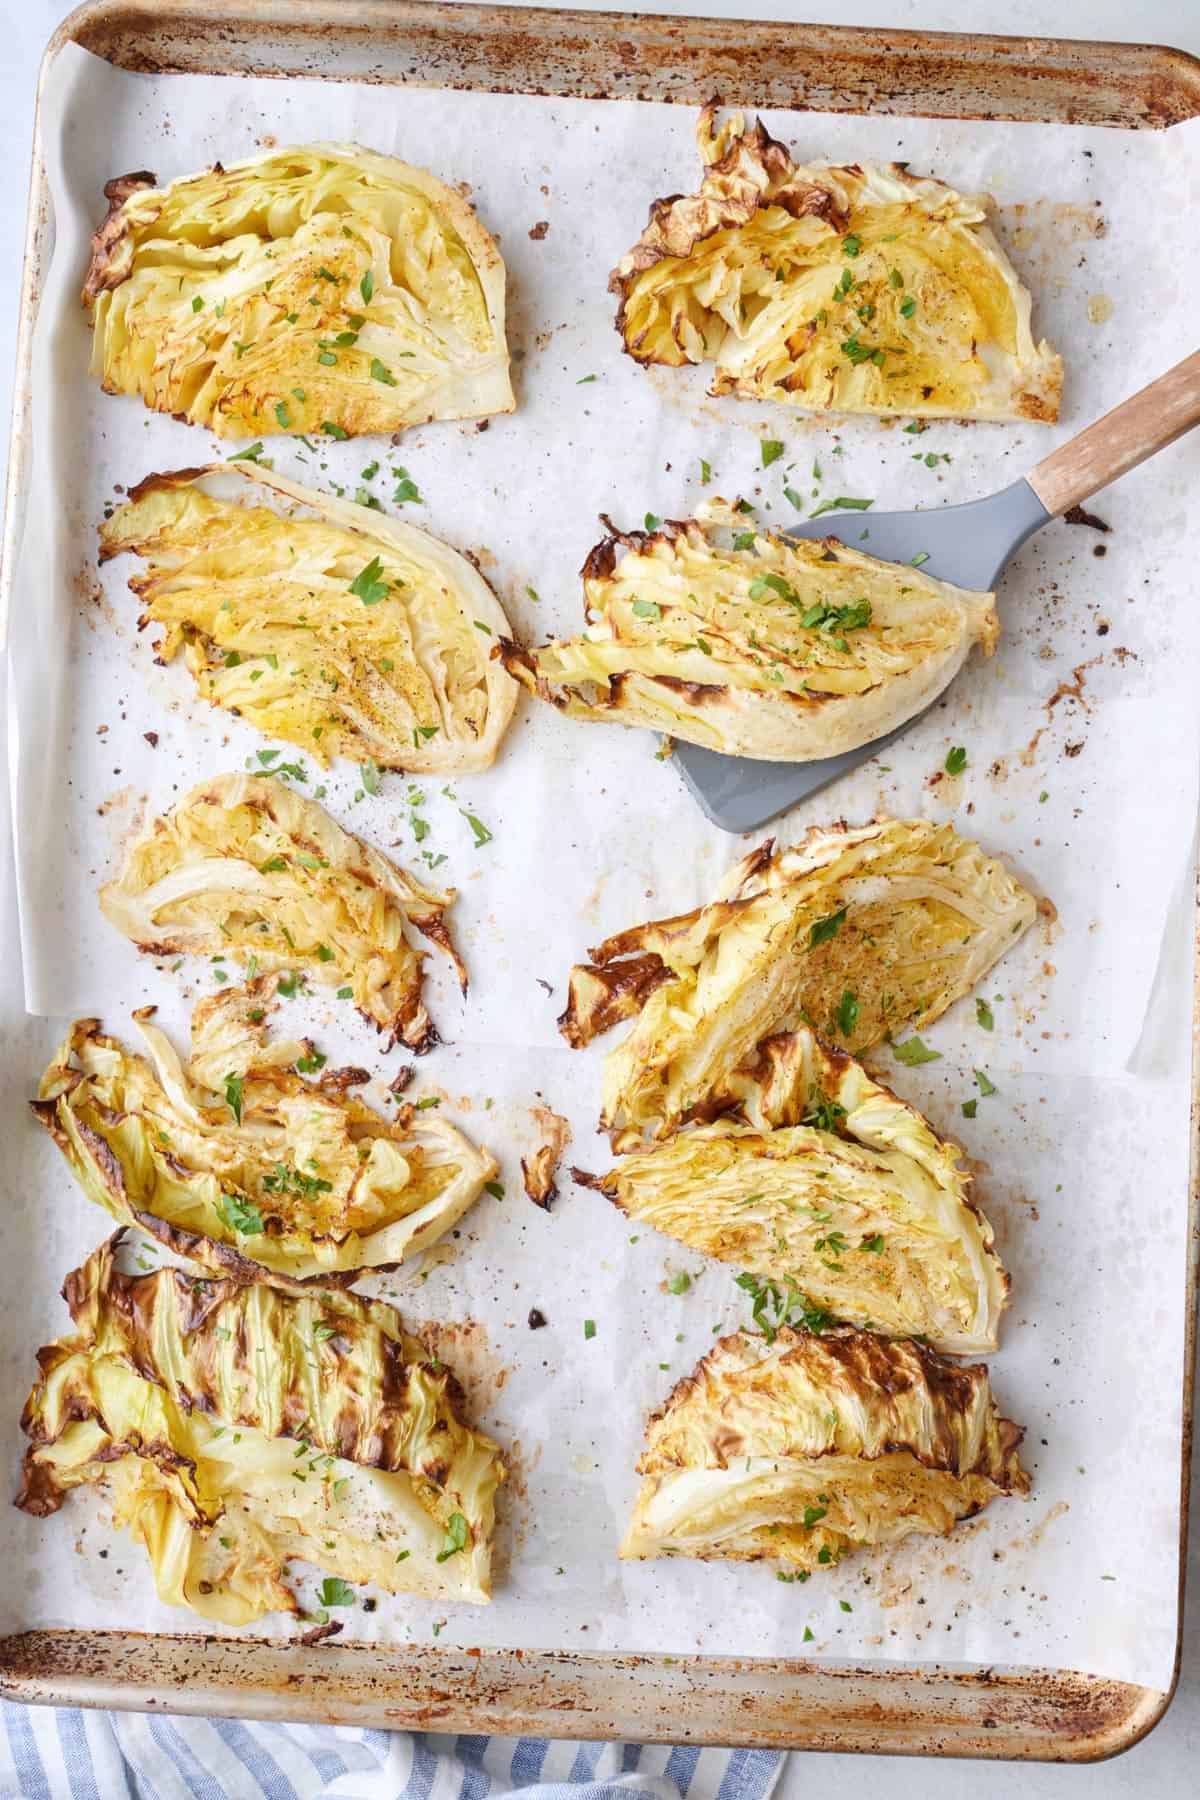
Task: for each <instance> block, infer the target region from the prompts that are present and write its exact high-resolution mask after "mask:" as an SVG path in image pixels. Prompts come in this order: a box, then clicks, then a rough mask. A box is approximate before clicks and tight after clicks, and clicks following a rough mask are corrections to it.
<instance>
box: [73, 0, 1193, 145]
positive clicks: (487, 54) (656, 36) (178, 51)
mask: <svg viewBox="0 0 1200 1800" xmlns="http://www.w3.org/2000/svg"><path fill="white" fill-rule="evenodd" d="M66 41H74V42H76V43H80V44H82V45H83V47H84V48H85V49H87V50H91V51H92V52H93V53H94V54H95V55H97V56H101V57H103V58H104V59H105V60H106V61H108V62H111V63H116V64H117V66H118V67H120V68H124V69H133V70H138V71H141V72H143V73H146V72H148V73H166V72H187V73H190V74H221V75H230V74H241V75H268V76H278V77H289V76H302V77H317V78H325V79H329V80H339V81H345V80H356V81H363V82H372V83H378V84H388V85H401V84H405V83H412V84H415V85H418V86H424V87H431V86H432V87H444V88H457V89H478V90H482V91H484V92H489V93H537V94H548V95H562V96H572V97H576V98H585V99H610V98H615V99H622V100H658V101H663V100H666V101H675V102H678V103H679V104H682V105H687V106H696V105H700V104H702V103H703V102H704V101H706V100H709V99H711V98H712V96H713V95H714V94H717V93H719V94H720V95H721V97H722V99H723V100H724V101H725V103H726V104H727V105H730V106H764V107H772V106H775V107H788V108H790V109H805V110H812V111H819V112H848V113H854V112H873V113H890V114H893V115H896V114H910V115H912V114H916V115H921V116H925V117H929V118H954V119H1022V120H1036V121H1042V122H1044V123H1047V124H1063V123H1068V124H1075V125H1117V126H1124V127H1126V128H1137V129H1147V128H1150V129H1160V130H1161V129H1163V128H1164V127H1166V126H1169V125H1174V124H1178V123H1179V122H1180V121H1181V120H1183V119H1187V118H1191V117H1193V116H1195V115H1196V114H1197V113H1200V71H1197V68H1196V64H1195V63H1194V62H1193V61H1192V59H1191V58H1189V57H1187V56H1185V55H1183V54H1182V53H1180V52H1176V51H1172V50H1166V49H1158V48H1154V47H1148V46H1142V45H1133V44H1130V45H1123V44H1091V43H1070V42H1066V41H1064V40H1061V39H1043V40H1038V39H1036V38H1015V37H1014V38H1003V37H989V38H987V39H986V40H981V41H978V42H977V41H975V40H973V39H971V38H968V37H959V36H955V35H953V34H950V33H943V32H919V31H886V32H885V31H879V30H875V31H872V30H862V29H856V28H854V27H844V26H835V25H833V26H831V25H803V26H795V25H788V26H782V25H769V24H756V23H753V22H748V21H744V20H739V21H738V22H737V24H736V25H733V24H732V22H730V21H725V20H716V19H712V20H708V19H686V18H679V19H666V18H646V19H643V18H638V17H636V16H627V15H624V16H623V15H607V16H606V15H604V14H597V13H572V12H569V11H546V12H532V11H529V10H527V9H524V8H520V7H503V6H497V7H484V6H456V7H454V8H450V9H447V8H442V7H440V6H436V5H432V4H430V5H420V4H415V5H407V6H405V7H404V8H403V9H402V11H401V12H400V13H399V15H397V10H396V9H395V8H394V7H393V6H391V5H390V4H387V3H386V0H343V4H340V5H338V6H337V7H332V6H331V7H327V8H326V7H322V6H319V5H315V4H309V5H305V6H295V7H292V8H290V9H289V10H288V12H287V13H286V14H285V15H283V16H281V15H280V12H279V11H278V10H276V9H269V10H267V11H264V10H263V8H262V7H261V6H260V5H258V4H256V0H220V4H213V5H212V6H211V9H210V8H206V7H204V6H203V5H200V4H197V0H165V3H164V4H163V5H162V6H160V7H158V8H156V9H155V12H154V16H153V17H152V18H150V19H148V18H147V16H146V13H145V10H144V9H143V8H141V7H137V8H135V7H129V6H125V5H122V4H119V3H118V0H113V3H112V4H110V5H109V6H107V7H104V6H101V7H97V8H96V9H95V10H93V11H91V12H90V13H89V14H88V15H87V16H86V17H84V18H83V19H82V20H80V21H79V22H78V24H77V25H76V26H75V27H74V29H73V30H71V31H69V30H68V27H66V26H64V27H62V28H60V30H59V33H58V35H57V36H56V37H55V39H53V40H52V42H51V46H50V49H51V53H53V51H54V49H55V48H56V47H57V46H58V45H59V44H60V43H62V42H66Z"/></svg>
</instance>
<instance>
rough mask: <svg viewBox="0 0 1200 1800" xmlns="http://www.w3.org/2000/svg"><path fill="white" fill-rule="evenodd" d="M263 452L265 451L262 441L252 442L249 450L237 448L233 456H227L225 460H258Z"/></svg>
mask: <svg viewBox="0 0 1200 1800" xmlns="http://www.w3.org/2000/svg"><path fill="white" fill-rule="evenodd" d="M262 453H263V447H262V444H261V443H257V444H251V446H250V448H249V449H248V450H235V451H234V453H233V455H232V456H227V457H226V458H225V461H226V462H258V461H259V459H260V457H261V456H262Z"/></svg>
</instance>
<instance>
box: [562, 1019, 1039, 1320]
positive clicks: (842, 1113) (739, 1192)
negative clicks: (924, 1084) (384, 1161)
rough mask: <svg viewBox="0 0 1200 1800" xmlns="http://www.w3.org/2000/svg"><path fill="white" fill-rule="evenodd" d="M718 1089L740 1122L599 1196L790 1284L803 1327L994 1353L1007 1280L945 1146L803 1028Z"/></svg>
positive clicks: (953, 1150) (656, 1157) (622, 1169)
mask: <svg viewBox="0 0 1200 1800" xmlns="http://www.w3.org/2000/svg"><path fill="white" fill-rule="evenodd" d="M729 1086H730V1089H731V1090H732V1091H733V1092H735V1093H736V1094H737V1095H738V1096H739V1099H740V1109H739V1110H738V1111H737V1112H735V1113H730V1114H728V1115H726V1116H725V1117H723V1118H719V1119H716V1120H714V1121H713V1122H711V1123H709V1124H704V1125H697V1126H695V1127H694V1128H685V1129H684V1130H682V1131H677V1132H674V1133H672V1135H671V1136H670V1137H668V1138H666V1139H664V1140H663V1141H662V1142H660V1143H656V1144H653V1145H651V1146H649V1147H648V1148H647V1149H645V1150H642V1151H635V1152H634V1153H633V1154H632V1155H629V1156H626V1157H623V1158H622V1159H621V1161H620V1162H619V1163H618V1164H617V1166H616V1167H615V1168H614V1169H612V1170H610V1171H609V1173H608V1174H607V1175H605V1176H604V1177H603V1179H602V1181H601V1182H599V1183H598V1184H597V1185H598V1186H600V1187H601V1188H602V1190H603V1191H604V1192H605V1193H606V1194H608V1195H609V1197H610V1198H611V1199H612V1200H614V1201H615V1203H616V1204H617V1205H618V1206H619V1207H620V1208H621V1210H622V1211H623V1212H624V1213H625V1214H626V1215H627V1217H628V1218H629V1219H631V1220H635V1221H636V1222H637V1223H638V1224H639V1225H652V1226H653V1227H654V1229H655V1230H656V1231H662V1232H665V1233H666V1234H667V1235H668V1236H669V1237H673V1238H677V1239H678V1240H679V1242H680V1243H682V1244H686V1245H687V1247H688V1248H689V1249H690V1250H698V1251H701V1252H702V1253H703V1254H704V1255H706V1256H714V1257H717V1258H718V1259H719V1260H720V1261H721V1262H725V1263H732V1264H733V1265H734V1266H735V1267H736V1268H739V1269H743V1270H745V1271H747V1273H748V1275H750V1276H758V1277H764V1278H766V1279H767V1280H768V1281H771V1282H774V1283H775V1284H776V1286H777V1287H779V1288H780V1291H781V1292H785V1291H786V1287H785V1286H784V1284H787V1283H789V1282H790V1283H791V1284H793V1285H794V1287H795V1289H796V1290H798V1291H799V1293H801V1294H802V1295H803V1297H804V1301H805V1303H806V1304H807V1306H808V1308H809V1309H810V1312H811V1311H812V1310H813V1309H817V1310H819V1311H820V1312H822V1313H826V1314H828V1315H829V1316H831V1317H832V1318H835V1319H843V1320H847V1321H849V1322H850V1323H851V1324H854V1325H860V1326H869V1327H871V1328H872V1329H874V1330H876V1331H880V1332H883V1333H885V1334H886V1335H888V1336H889V1337H910V1336H922V1337H925V1338H927V1339H928V1340H929V1341H930V1342H931V1343H932V1344H933V1345H934V1346H935V1347H936V1348H937V1349H939V1350H946V1351H950V1352H951V1353H954V1354H957V1355H963V1354H971V1353H978V1352H980V1351H984V1350H992V1349H994V1348H995V1346H996V1336H997V1328H998V1324H999V1318H1000V1312H1001V1310H1002V1308H1003V1306H1004V1304H1005V1300H1006V1297H1007V1290H1008V1277H1007V1276H1006V1275H1005V1273H1004V1270H1003V1268H1002V1267H1001V1264H1000V1259H999V1257H998V1256H997V1255H996V1252H995V1249H994V1247H993V1234H992V1228H991V1226H990V1225H989V1223H988V1221H987V1219H986V1218H984V1216H983V1214H982V1213H981V1212H980V1211H979V1210H978V1208H977V1207H976V1206H974V1205H973V1203H972V1201H971V1197H970V1193H971V1178H970V1176H969V1175H968V1174H967V1172H966V1171H965V1170H964V1169H963V1168H962V1167H961V1166H960V1163H959V1157H960V1155H961V1152H960V1150H959V1148H958V1145H957V1144H953V1143H950V1142H948V1141H946V1140H944V1139H942V1138H939V1137H938V1135H937V1133H936V1132H935V1131H934V1130H933V1128H932V1126H930V1124H929V1123H928V1121H927V1120H925V1119H923V1118H922V1117H921V1114H920V1113H919V1112H917V1110H916V1108H915V1107H911V1106H907V1105H905V1103H904V1101H903V1100H899V1099H897V1097H896V1095H895V1094H893V1093H892V1092H891V1091H890V1090H889V1089H888V1088H885V1087H883V1086H881V1085H880V1083H879V1082H877V1081H873V1080H872V1079H871V1077H870V1076H869V1075H868V1074H867V1073H866V1071H865V1070H864V1069H863V1067H862V1066H861V1064H860V1063H857V1062H855V1061H854V1060H853V1058H851V1057H849V1056H846V1055H844V1054H843V1053H842V1052H841V1051H838V1050H833V1049H831V1048H829V1047H827V1046H826V1045H823V1044H822V1043H821V1041H820V1040H819V1039H818V1038H817V1037H816V1036H815V1035H814V1033H813V1032H811V1031H809V1030H808V1029H807V1027H805V1026H801V1027H800V1028H799V1030H797V1031H795V1032H792V1033H790V1034H788V1035H786V1036H781V1037H776V1038H769V1039H768V1040H767V1042H766V1043H765V1044H764V1045H763V1046H762V1047H761V1050H760V1053H759V1057H758V1060H757V1062H756V1063H755V1064H753V1065H748V1066H747V1067H745V1068H744V1069H742V1070H739V1071H738V1073H737V1074H736V1075H735V1076H734V1077H732V1078H731V1080H730V1083H729ZM744 1285H746V1286H751V1285H753V1284H752V1283H751V1282H749V1281H748V1280H747V1281H746V1282H745V1283H744Z"/></svg>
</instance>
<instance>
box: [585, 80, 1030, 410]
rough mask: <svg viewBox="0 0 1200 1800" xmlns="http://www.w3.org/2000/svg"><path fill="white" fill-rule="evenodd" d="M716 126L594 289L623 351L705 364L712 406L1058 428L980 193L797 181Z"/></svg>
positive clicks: (867, 172) (701, 127)
mask: <svg viewBox="0 0 1200 1800" xmlns="http://www.w3.org/2000/svg"><path fill="white" fill-rule="evenodd" d="M715 113H716V108H715V106H707V107H705V109H704V111H703V112H702V113H701V115H700V120H699V124H698V127H697V134H696V135H697V143H698V146H699V150H700V156H701V160H702V162H703V163H704V177H703V180H702V182H701V184H700V189H699V192H698V193H696V194H690V195H686V196H678V195H676V196H673V197H672V198H670V199H667V200H656V201H655V202H654V204H653V205H652V207H651V209H650V220H649V223H648V224H647V226H646V229H645V231H644V232H643V233H642V236H641V238H640V239H639V240H638V243H637V244H636V245H635V247H634V248H633V249H632V250H631V251H630V252H629V253H628V255H626V256H625V257H623V258H622V260H621V262H620V263H619V264H618V265H617V267H616V269H615V270H614V271H613V274H612V276H611V279H610V281H609V286H610V288H611V289H612V291H613V292H614V293H616V294H617V295H618V296H619V301H620V304H619V307H618V311H617V329H618V331H619V332H620V333H621V336H622V338H623V339H624V342H625V347H626V349H627V350H628V351H629V353H630V355H632V356H633V357H635V358H636V359H637V360H638V361H639V362H643V363H665V364H668V365H671V366H675V367H678V366H679V365H681V364H685V363H699V362H712V363H714V364H715V365H716V367H715V372H714V376H713V382H712V387H711V390H710V391H711V392H712V393H714V394H724V393H733V394H741V395H744V396H746V397H749V398H753V399H768V400H777V401H782V402H783V403H785V404H787V405H790V406H797V407H803V408H805V409H806V410H808V411H813V412H823V411H834V412H847V413H850V412H867V413H913V414H916V415H918V416H924V417H939V416H946V415H950V416H954V417H959V416H961V417H969V418H977V419H988V418H993V419H1015V418H1028V419H1048V420H1053V419H1055V418H1057V417H1058V404H1059V396H1060V393H1061V390H1062V361H1061V358H1060V357H1059V356H1058V355H1057V353H1056V352H1055V351H1053V350H1052V349H1051V348H1050V346H1049V344H1047V343H1045V342H1042V343H1040V344H1039V343H1035V341H1034V337H1033V333H1032V330H1031V324H1030V315H1031V300H1030V295H1029V291H1028V289H1027V288H1025V287H1024V286H1023V285H1022V283H1021V281H1020V279H1019V278H1018V276H1017V273H1016V271H1015V270H1014V268H1013V266H1012V264H1011V263H1010V262H1009V260H1008V257H1007V256H1006V255H1005V253H1004V250H1003V249H1002V247H1001V245H1000V244H999V242H998V241H997V239H996V237H995V236H994V235H993V233H992V232H991V230H990V229H989V227H988V225H987V224H986V222H985V221H986V219H987V214H988V210H989V206H990V201H989V200H988V198H987V196H985V195H965V194H958V193H956V192H955V191H954V189H953V188H950V187H947V186H946V185H945V184H944V183H943V182H940V181H937V180H934V179H933V178H932V177H930V176H927V177H918V176H915V175H910V174H909V173H908V171H907V169H905V168H903V167H901V165H900V164H898V163H889V164H880V163H867V162H863V163H852V164H850V165H848V166H846V167H842V168H837V167H820V166H816V165H811V166H807V167H806V166H804V165H803V164H799V163H794V162H793V161H792V159H791V157H790V155H789V154H788V152H787V150H786V149H785V148H784V146H783V145H782V144H779V143H776V142H775V141H774V139H772V138H770V137H768V135H767V133H766V132H765V130H764V129H763V126H762V122H761V120H759V121H757V122H756V123H755V125H754V127H753V129H751V130H747V129H746V128H745V122H744V120H743V118H742V115H741V114H740V113H739V114H736V115H735V116H734V117H733V118H732V119H731V120H730V121H729V122H728V123H727V124H725V125H723V126H721V128H720V129H719V130H718V129H716V128H715Z"/></svg>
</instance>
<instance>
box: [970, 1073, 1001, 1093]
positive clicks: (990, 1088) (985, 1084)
mask: <svg viewBox="0 0 1200 1800" xmlns="http://www.w3.org/2000/svg"><path fill="white" fill-rule="evenodd" d="M974 1074H975V1080H976V1081H977V1082H978V1084H979V1092H980V1093H981V1094H982V1096H983V1098H984V1099H985V1100H986V1099H987V1097H988V1095H989V1094H998V1093H999V1092H1000V1089H999V1088H998V1087H997V1086H996V1084H995V1082H994V1081H993V1080H992V1079H991V1077H990V1076H989V1075H988V1073H987V1070H986V1069H976V1070H975V1071H974Z"/></svg>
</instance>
